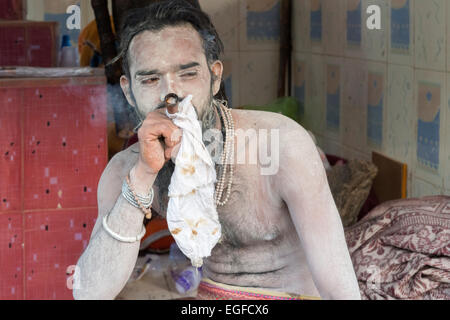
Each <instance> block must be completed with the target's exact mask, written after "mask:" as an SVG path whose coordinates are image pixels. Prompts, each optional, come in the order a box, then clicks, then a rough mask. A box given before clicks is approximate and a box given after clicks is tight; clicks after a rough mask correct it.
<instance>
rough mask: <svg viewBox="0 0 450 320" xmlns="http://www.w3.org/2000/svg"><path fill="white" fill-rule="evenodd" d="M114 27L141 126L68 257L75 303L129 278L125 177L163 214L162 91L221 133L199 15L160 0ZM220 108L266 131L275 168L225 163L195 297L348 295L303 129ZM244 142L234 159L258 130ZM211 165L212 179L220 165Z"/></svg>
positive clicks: (335, 224)
mask: <svg viewBox="0 0 450 320" xmlns="http://www.w3.org/2000/svg"><path fill="white" fill-rule="evenodd" d="M124 26H125V28H124V29H123V32H122V34H121V42H122V49H123V52H122V53H123V54H124V55H123V59H124V60H123V61H124V63H123V65H124V73H125V74H124V76H122V78H121V86H122V89H123V91H124V93H125V95H126V97H127V99H128V101H129V102H130V104H131V105H132V106H134V108H135V110H136V112H138V114H139V115H140V116H141V118H142V119H143V121H142V124H141V126H140V129H139V131H138V136H139V143H138V144H135V145H133V146H132V147H130V148H128V149H127V150H125V151H123V152H121V153H119V154H117V155H116V156H115V157H114V158H113V159H112V160H111V161H110V163H109V164H108V166H107V168H106V169H105V171H104V173H103V175H102V177H101V179H100V182H99V187H98V207H99V216H98V220H97V222H96V225H95V226H94V229H93V231H92V235H91V239H90V242H89V245H88V247H87V248H86V250H85V252H84V253H83V255H82V256H81V258H80V259H79V261H78V264H77V265H78V271H77V272H76V275H75V281H76V286H75V287H78V289H74V297H75V298H76V299H113V298H114V297H115V296H116V295H117V294H119V293H120V291H121V290H122V288H123V287H124V286H125V284H126V282H127V280H128V279H129V277H130V275H131V272H132V270H133V267H134V265H135V262H136V259H137V255H138V251H139V240H138V239H139V236H138V235H139V234H141V232H142V226H143V219H144V213H145V210H143V209H142V210H141V209H140V208H138V207H139V206H136V203H134V205H133V204H132V201H130V200H129V199H130V198H129V197H128V200H127V199H126V198H125V195H124V193H123V192H122V184H123V181H124V180H127V177H129V178H128V180H127V181H128V182H127V183H129V188H130V189H133V192H134V193H135V194H137V195H139V196H140V197H141V199H148V198H149V197H150V196H149V190H151V188H153V190H154V199H153V205H152V208H153V209H154V210H155V211H156V212H158V213H159V214H161V215H163V216H164V215H165V210H166V208H167V203H168V196H167V188H168V185H169V183H170V177H171V174H172V172H173V161H172V160H171V158H174V157H175V156H176V154H177V146H179V142H180V135H179V131H178V128H177V127H176V126H175V125H174V124H173V122H172V120H171V119H169V118H168V117H167V115H166V113H165V108H164V104H163V100H164V97H166V95H168V94H171V93H174V94H176V95H177V96H178V97H181V98H185V97H187V96H188V95H192V96H193V99H192V104H193V106H194V107H195V110H196V112H197V114H198V118H199V120H200V121H201V125H202V130H203V132H204V138H205V136H206V134H205V133H206V132H207V131H208V130H209V129H218V130H222V129H224V128H223V127H224V126H227V128H230V126H229V122H228V125H226V123H227V122H226V121H225V120H226V119H225V118H224V115H223V114H221V112H219V111H218V110H224V109H223V108H224V107H223V106H222V109H220V108H215V107H214V106H217V105H219V104H220V102H218V101H217V100H216V99H214V96H215V95H216V94H217V93H218V91H219V87H220V81H221V76H222V69H223V66H222V63H221V62H220V60H219V56H220V53H221V51H222V44H221V42H220V39H219V37H218V35H217V33H216V31H215V30H214V27H213V26H212V24H211V22H210V20H209V18H208V17H207V16H206V15H205V14H204V13H203V12H201V11H199V10H197V9H195V8H193V7H191V6H190V5H188V4H187V3H186V2H184V1H163V2H158V3H156V4H153V5H151V6H149V7H148V8H146V9H141V10H139V11H134V12H133V13H132V14H131V15H130V16H129V17H128V18H127V19H126V21H125V22H124ZM228 110H229V109H228ZM229 111H230V112H231V117H230V119H231V122H232V123H233V124H234V129H235V131H236V132H237V131H239V130H241V132H242V131H244V132H249V130H250V131H252V130H253V132H258V131H259V130H260V129H266V130H267V131H271V130H273V129H275V130H277V132H278V133H279V135H278V137H279V141H276V144H277V145H278V146H279V150H277V151H278V152H279V167H278V170H276V172H273V173H272V174H261V169H262V164H261V163H260V162H258V163H256V164H254V163H248V162H249V161H247V162H246V163H243V164H242V163H239V164H238V163H236V160H233V165H234V167H233V168H234V172H233V175H232V177H231V178H229V179H232V180H231V189H230V190H229V192H228V190H226V191H224V194H227V193H228V195H229V198H228V201H224V202H226V203H225V204H224V205H218V206H217V212H218V216H219V220H220V223H221V227H222V239H221V240H220V241H219V243H218V244H217V245H216V246H215V247H214V248H213V250H212V253H211V256H210V257H208V258H206V259H205V260H204V265H203V272H204V277H205V278H206V279H205V282H204V283H203V285H201V288H202V290H203V291H202V292H203V293H202V295H201V297H208V288H213V291H214V290H215V291H214V292H216V293H217V292H221V291H220V290H223V292H224V294H226V292H231V291H230V290H228V289H230V288H240V291H242V292H245V290H244V289H243V288H245V289H246V290H248V291H249V292H250V293H249V296H253V297H255V296H257V293H252V292H253V291H251V290H253V289H254V290H255V292H264V293H265V295H266V296H267V295H270V296H271V297H274V298H275V299H276V298H277V297H284V296H286V294H289V296H292V295H294V296H297V297H304V296H310V297H321V298H322V299H360V293H359V289H358V284H357V280H356V276H355V273H354V270H353V266H352V262H351V259H350V255H349V253H348V250H347V246H346V242H345V238H344V232H343V227H342V223H341V220H340V217H339V214H338V211H337V209H336V205H335V203H334V201H333V198H332V195H331V193H330V189H329V186H328V183H327V178H326V174H325V170H324V168H323V165H322V163H321V160H320V157H319V154H318V152H317V150H316V148H315V145H314V143H313V142H312V140H311V138H310V136H309V134H308V133H307V131H306V130H304V129H303V128H302V127H301V126H300V125H298V124H297V123H296V122H294V121H292V120H291V119H289V118H287V117H285V116H282V115H280V114H276V113H270V112H260V111H244V110H229ZM177 131H178V134H176V132H177ZM228 138H229V137H228ZM237 138H238V137H233V139H237ZM248 138H249V140H248V143H245V144H241V146H240V147H239V144H238V143H235V144H234V145H237V148H236V150H235V151H236V153H237V154H238V155H239V153H241V152H247V151H250V150H249V149H250V146H251V145H252V144H253V143H254V142H255V139H257V138H258V137H257V136H255V135H250V136H249V137H248ZM228 141H229V142H230V141H233V140H231V138H230V140H228ZM234 142H236V141H234ZM206 144H207V142H206V141H205V145H206ZM271 144H272V143H271ZM274 145H275V144H274ZM274 145H272V146H271V147H272V148H273V147H274ZM239 148H241V149H240V150H239ZM226 150H227V149H226V148H225V147H224V150H223V152H226ZM249 156H250V157H251V156H252V155H251V154H250V155H249ZM217 169H218V170H217V172H218V176H219V175H220V176H221V172H223V171H222V169H223V166H221V165H220V164H219V165H218V166H217ZM218 180H219V179H218ZM229 181H230V180H226V181H225V183H224V184H225V185H227V184H228V182H229ZM225 189H226V188H225ZM224 198H225V196H224ZM221 199H222V198H221ZM105 217H107V218H106V219H105V220H104V218H105ZM103 221H104V222H105V223H103ZM124 237H125V238H131V240H130V239H127V241H128V242H127V241H125V240H123V239H122V238H124ZM121 239H122V240H121ZM133 239H136V240H133ZM258 290H260V291H258ZM211 292H212V291H211ZM268 292H270V294H267V293H268ZM199 295H200V289H199ZM209 297H211V296H209Z"/></svg>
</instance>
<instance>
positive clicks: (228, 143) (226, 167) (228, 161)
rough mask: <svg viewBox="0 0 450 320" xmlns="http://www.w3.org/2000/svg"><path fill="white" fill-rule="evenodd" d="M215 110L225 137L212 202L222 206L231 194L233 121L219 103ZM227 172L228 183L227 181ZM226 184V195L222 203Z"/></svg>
mask: <svg viewBox="0 0 450 320" xmlns="http://www.w3.org/2000/svg"><path fill="white" fill-rule="evenodd" d="M214 105H215V106H216V108H217V111H218V114H219V118H220V121H221V124H222V137H223V136H225V143H224V145H223V151H222V156H221V160H220V164H221V167H222V170H221V174H220V177H219V179H218V182H217V184H216V189H215V194H214V202H215V204H216V206H224V205H225V204H226V203H227V202H228V199H229V198H230V194H231V185H232V183H233V173H234V166H233V159H234V121H233V117H232V115H231V111H230V109H229V108H227V107H225V106H223V105H222V104H221V103H217V104H214ZM227 172H228V181H227ZM225 184H226V191H227V193H226V195H225V199H224V200H223V201H222V198H223V195H224V190H225Z"/></svg>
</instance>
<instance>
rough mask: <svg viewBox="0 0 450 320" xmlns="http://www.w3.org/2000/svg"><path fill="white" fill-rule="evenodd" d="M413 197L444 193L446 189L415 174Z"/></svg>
mask: <svg viewBox="0 0 450 320" xmlns="http://www.w3.org/2000/svg"><path fill="white" fill-rule="evenodd" d="M412 180H413V185H412V194H411V197H414V198H419V197H424V196H433V195H440V194H443V192H444V190H443V188H442V187H441V186H436V185H433V184H431V183H429V182H427V181H425V180H422V179H420V178H417V177H416V176H413V179H412Z"/></svg>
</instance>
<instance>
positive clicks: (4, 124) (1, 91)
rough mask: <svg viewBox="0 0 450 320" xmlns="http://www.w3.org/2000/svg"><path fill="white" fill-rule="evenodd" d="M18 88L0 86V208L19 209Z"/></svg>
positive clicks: (19, 125)
mask: <svg viewBox="0 0 450 320" xmlns="http://www.w3.org/2000/svg"><path fill="white" fill-rule="evenodd" d="M20 91H21V90H20V89H16V88H8V89H6V88H0V212H5V211H14V210H16V211H17V210H21V209H22V203H21V190H22V188H21V185H22V181H21V170H20V168H21V161H22V158H21V156H22V151H21V146H22V139H21V135H22V133H21V121H20V117H21V114H20V113H21V108H20V105H21V104H22V102H21V101H22V95H21V92H20Z"/></svg>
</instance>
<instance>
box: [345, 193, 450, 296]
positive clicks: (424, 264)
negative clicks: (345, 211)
mask: <svg viewBox="0 0 450 320" xmlns="http://www.w3.org/2000/svg"><path fill="white" fill-rule="evenodd" d="M345 236H346V240H347V245H348V248H349V251H350V255H351V258H352V261H353V265H354V268H355V272H356V276H357V279H358V283H359V287H360V291H361V296H362V298H363V299H365V300H377V299H411V300H413V299H414V300H415V299H446V300H447V299H450V197H449V196H429V197H423V198H414V199H402V200H394V201H388V202H385V203H383V204H381V205H379V206H377V207H375V208H374V209H373V210H372V211H371V212H370V213H369V214H368V215H367V216H366V217H364V218H363V219H362V220H361V221H360V222H358V223H357V224H355V225H353V226H351V227H349V228H346V229H345Z"/></svg>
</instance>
